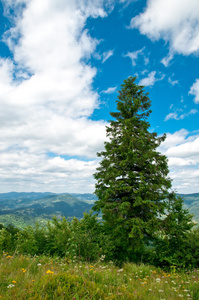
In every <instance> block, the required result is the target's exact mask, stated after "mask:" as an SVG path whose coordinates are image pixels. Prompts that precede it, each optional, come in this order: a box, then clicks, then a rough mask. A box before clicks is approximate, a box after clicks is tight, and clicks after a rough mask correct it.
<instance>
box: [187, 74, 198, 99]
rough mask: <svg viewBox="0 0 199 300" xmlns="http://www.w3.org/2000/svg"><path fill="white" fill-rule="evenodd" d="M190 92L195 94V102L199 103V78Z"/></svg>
mask: <svg viewBox="0 0 199 300" xmlns="http://www.w3.org/2000/svg"><path fill="white" fill-rule="evenodd" d="M189 94H191V95H194V96H195V99H194V102H195V103H199V79H196V81H195V82H194V84H193V85H192V87H191V89H190V91H189Z"/></svg>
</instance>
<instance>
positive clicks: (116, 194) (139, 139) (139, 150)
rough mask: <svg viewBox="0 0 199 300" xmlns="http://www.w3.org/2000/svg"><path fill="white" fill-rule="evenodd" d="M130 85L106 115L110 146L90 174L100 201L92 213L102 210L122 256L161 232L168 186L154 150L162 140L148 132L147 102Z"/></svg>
mask: <svg viewBox="0 0 199 300" xmlns="http://www.w3.org/2000/svg"><path fill="white" fill-rule="evenodd" d="M135 80H136V78H135V77H130V78H128V79H127V80H125V81H124V84H123V85H122V89H121V91H120V92H119V96H118V100H117V110H118V111H117V112H115V113H111V116H112V117H113V118H114V120H112V121H111V122H110V125H109V126H108V127H107V137H108V138H109V142H105V150H104V151H102V152H101V153H98V156H99V157H102V161H101V162H100V166H99V167H98V168H97V172H96V173H95V174H94V177H95V179H96V180H97V183H96V190H95V194H96V195H97V196H98V199H99V200H97V201H96V203H95V205H94V208H93V209H94V210H96V211H100V210H101V211H102V214H103V219H104V220H105V223H107V227H109V230H110V232H111V234H112V235H113V239H114V240H116V241H118V245H120V246H121V247H123V250H124V248H126V249H128V250H127V252H128V251H129V250H130V249H135V250H136V251H137V250H138V249H140V247H142V244H143V243H144V241H145V240H146V238H150V237H152V236H153V235H154V233H156V231H158V230H160V228H161V224H162V220H161V218H160V217H159V216H160V215H162V214H163V213H164V211H165V208H166V204H165V202H164V201H163V200H164V199H165V198H166V197H167V195H168V189H169V188H170V187H171V180H170V179H169V178H168V177H167V175H168V172H169V171H168V166H167V158H166V157H165V156H164V155H162V154H160V153H159V152H158V151H157V147H158V146H159V145H160V143H161V142H162V141H164V140H165V135H164V136H162V137H157V134H156V133H154V132H153V133H151V132H150V131H149V126H150V125H149V123H148V122H147V118H148V116H149V115H150V113H151V111H150V105H151V101H150V100H149V98H148V94H147V93H145V92H144V90H143V87H142V86H138V85H136V84H135Z"/></svg>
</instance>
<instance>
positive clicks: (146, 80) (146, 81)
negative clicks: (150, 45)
mask: <svg viewBox="0 0 199 300" xmlns="http://www.w3.org/2000/svg"><path fill="white" fill-rule="evenodd" d="M155 75H156V71H153V72H151V73H149V74H148V77H145V78H143V79H141V80H140V81H139V85H143V86H151V85H154V83H155V82H156V81H157V79H156V78H155Z"/></svg>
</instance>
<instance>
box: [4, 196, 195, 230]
mask: <svg viewBox="0 0 199 300" xmlns="http://www.w3.org/2000/svg"><path fill="white" fill-rule="evenodd" d="M180 196H182V197H183V199H184V206H185V208H188V209H189V211H190V213H192V214H193V215H194V217H193V219H194V220H195V221H196V222H198V221H199V193H194V194H181V195H180ZM96 200H97V197H96V196H95V195H94V194H89V193H87V194H78V193H73V194H68V193H65V194H53V193H49V192H46V193H35V192H32V193H16V192H11V193H2V194H0V223H3V224H5V225H8V224H13V225H15V226H17V227H24V226H27V225H31V226H34V224H35V222H38V223H45V222H47V220H49V219H52V217H53V216H57V217H58V218H61V217H63V216H64V217H66V218H73V217H76V218H82V217H83V213H84V212H85V211H87V212H89V211H90V210H91V208H92V206H93V203H94V202H95V201H96Z"/></svg>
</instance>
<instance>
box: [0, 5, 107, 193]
mask: <svg viewBox="0 0 199 300" xmlns="http://www.w3.org/2000/svg"><path fill="white" fill-rule="evenodd" d="M4 4H5V6H6V13H7V14H9V8H10V7H11V8H12V9H14V14H15V19H14V20H13V22H15V23H13V24H14V25H13V28H11V29H10V30H9V31H7V32H6V33H5V34H4V41H6V42H7V44H8V46H9V47H10V50H11V51H12V52H13V60H12V59H3V58H1V59H0V106H1V110H0V135H1V140H0V157H1V162H2V164H1V168H2V166H4V167H3V168H2V169H1V174H2V175H1V177H0V185H1V189H0V192H3V191H9V190H14V189H15V190H18V191H19V190H21V191H23V190H24V191H27V189H28V190H29V191H30V190H40V188H41V190H43V191H44V190H51V191H57V192H58V191H59V189H60V191H71V192H72V191H74V192H75V191H77V190H78V191H82V192H83V191H85V192H86V191H91V190H92V191H93V179H92V173H93V172H94V169H95V167H96V161H95V158H96V151H100V149H103V143H104V140H105V139H106V136H105V125H106V123H105V122H103V121H92V120H91V119H90V118H89V117H90V116H91V114H92V113H93V111H94V109H96V108H97V107H98V94H97V93H96V92H94V91H93V89H92V82H93V79H94V77H95V75H96V69H95V68H93V67H92V66H90V65H89V64H86V59H87V58H89V57H90V56H91V55H92V54H93V53H94V51H95V48H96V45H97V44H98V41H96V40H95V39H93V38H91V37H90V35H89V32H88V31H86V30H85V29H84V26H85V23H86V20H87V18H88V17H90V16H91V17H98V16H100V17H105V16H106V15H107V12H106V10H107V11H109V10H111V9H112V1H103V0H98V1H84V0H77V1H63V0H61V1H59V2H57V1H56V0H48V1H39V0H29V1H28V2H27V1H22V0H21V1H13V0H9V1H8V0H7V1H4ZM20 4H26V5H25V6H24V7H23V8H22V6H20ZM22 11H23V14H22ZM47 153H54V155H55V158H49V157H48V155H47ZM60 155H63V156H65V159H64V158H60ZM66 156H68V158H66ZM75 156H78V157H80V158H79V160H74V159H73V157H75ZM81 157H82V160H81ZM85 157H86V158H87V160H88V161H87V162H85V161H84V160H83V159H84V158H85ZM56 166H57V171H56ZM83 167H85V168H83ZM53 168H54V170H55V171H54V172H53V171H52V170H53ZM83 169H84V171H83ZM50 170H51V171H50ZM61 170H62V171H61ZM67 174H70V176H67ZM72 186H73V188H72ZM91 187H92V188H91Z"/></svg>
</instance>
